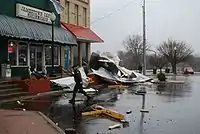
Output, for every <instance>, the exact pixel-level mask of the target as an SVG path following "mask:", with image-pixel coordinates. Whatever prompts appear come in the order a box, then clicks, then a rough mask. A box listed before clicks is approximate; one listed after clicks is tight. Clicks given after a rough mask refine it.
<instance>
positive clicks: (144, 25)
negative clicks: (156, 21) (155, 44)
mask: <svg viewBox="0 0 200 134" xmlns="http://www.w3.org/2000/svg"><path fill="white" fill-rule="evenodd" d="M145 5H146V2H145V0H144V1H143V6H142V8H143V75H146V18H145V17H146V12H145V9H146V7H145Z"/></svg>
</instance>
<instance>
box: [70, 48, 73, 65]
mask: <svg viewBox="0 0 200 134" xmlns="http://www.w3.org/2000/svg"><path fill="white" fill-rule="evenodd" d="M70 66H71V67H72V66H74V47H73V46H70Z"/></svg>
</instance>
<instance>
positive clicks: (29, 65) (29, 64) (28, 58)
mask: <svg viewBox="0 0 200 134" xmlns="http://www.w3.org/2000/svg"><path fill="white" fill-rule="evenodd" d="M27 56H28V57H27V60H28V67H29V68H30V67H31V63H30V43H28V55H27Z"/></svg>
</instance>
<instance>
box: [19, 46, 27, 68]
mask: <svg viewBox="0 0 200 134" xmlns="http://www.w3.org/2000/svg"><path fill="white" fill-rule="evenodd" d="M18 50H19V56H18V58H19V66H26V65H27V61H28V58H27V57H28V45H27V44H26V43H19V46H18Z"/></svg>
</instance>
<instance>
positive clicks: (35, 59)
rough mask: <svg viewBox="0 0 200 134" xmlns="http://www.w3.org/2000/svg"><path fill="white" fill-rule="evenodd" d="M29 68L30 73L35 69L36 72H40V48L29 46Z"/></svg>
mask: <svg viewBox="0 0 200 134" xmlns="http://www.w3.org/2000/svg"><path fill="white" fill-rule="evenodd" d="M30 66H31V71H33V70H34V69H36V70H37V71H38V72H40V71H42V47H41V46H33V45H31V46H30Z"/></svg>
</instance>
